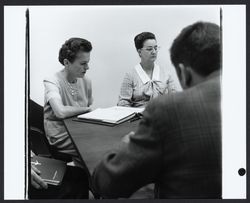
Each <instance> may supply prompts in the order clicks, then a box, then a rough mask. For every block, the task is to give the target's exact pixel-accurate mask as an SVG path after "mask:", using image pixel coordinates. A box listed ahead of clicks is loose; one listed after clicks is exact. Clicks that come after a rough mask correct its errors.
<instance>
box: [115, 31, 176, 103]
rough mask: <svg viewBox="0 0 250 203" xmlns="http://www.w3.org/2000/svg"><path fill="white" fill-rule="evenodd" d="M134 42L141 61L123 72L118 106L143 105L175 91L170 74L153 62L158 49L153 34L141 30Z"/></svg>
mask: <svg viewBox="0 0 250 203" xmlns="http://www.w3.org/2000/svg"><path fill="white" fill-rule="evenodd" d="M134 42H135V47H136V49H137V52H138V54H139V57H140V59H141V61H140V63H139V64H137V65H136V66H135V67H134V68H133V69H132V70H131V71H130V72H128V73H126V74H125V77H124V79H123V82H122V85H121V90H120V95H119V101H118V104H117V105H118V106H129V107H143V106H145V105H146V104H147V103H148V101H149V100H150V99H153V98H155V97H157V96H158V95H162V94H167V93H170V92H173V91H175V87H174V84H173V80H172V79H171V76H170V75H168V74H167V73H166V71H165V70H164V69H162V68H160V67H159V66H158V65H157V64H155V60H156V58H157V53H158V50H159V46H158V45H157V41H156V38H155V35H154V34H153V33H151V32H142V33H140V34H138V35H137V36H135V38H134Z"/></svg>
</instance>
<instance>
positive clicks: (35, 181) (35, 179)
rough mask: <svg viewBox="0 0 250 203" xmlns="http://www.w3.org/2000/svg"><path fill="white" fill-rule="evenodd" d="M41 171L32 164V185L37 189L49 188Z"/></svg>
mask: <svg viewBox="0 0 250 203" xmlns="http://www.w3.org/2000/svg"><path fill="white" fill-rule="evenodd" d="M40 174H41V172H40V171H39V170H38V169H37V168H36V167H35V166H33V165H31V185H32V186H33V187H34V188H36V189H47V188H48V185H47V183H45V182H44V181H43V180H42V178H41V177H40Z"/></svg>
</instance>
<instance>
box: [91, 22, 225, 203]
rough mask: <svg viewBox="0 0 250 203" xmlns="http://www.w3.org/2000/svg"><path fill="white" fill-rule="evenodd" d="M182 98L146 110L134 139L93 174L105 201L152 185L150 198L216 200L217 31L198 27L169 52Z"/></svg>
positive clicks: (218, 154) (175, 96)
mask: <svg viewBox="0 0 250 203" xmlns="http://www.w3.org/2000/svg"><path fill="white" fill-rule="evenodd" d="M170 54H171V60H172V63H173V65H174V66H175V69H176V72H177V75H178V78H179V80H180V83H181V85H182V87H183V89H184V90H183V91H182V92H178V93H175V94H171V95H165V96H160V97H158V98H157V99H155V100H153V101H151V102H150V103H149V104H148V106H147V107H146V109H145V111H144V113H143V115H144V117H143V119H142V121H141V122H140V124H139V126H138V129H137V131H136V132H135V133H133V132H131V133H130V134H129V135H128V136H127V138H126V139H124V140H123V142H121V144H120V145H119V146H117V147H116V148H115V149H113V150H112V151H110V152H109V154H107V155H106V156H105V157H104V159H103V160H102V161H101V162H100V164H99V165H98V166H97V167H96V169H95V171H94V173H93V184H94V187H95V190H96V191H97V192H98V193H99V194H100V195H101V196H102V197H104V198H118V197H129V196H130V195H131V194H133V193H134V192H135V191H136V190H138V189H139V188H140V187H142V186H144V185H146V184H148V183H155V198H221V191H222V186H221V184H222V183H221V181H222V180H221V178H222V177H221V175H222V160H221V107H220V101H221V97H220V69H221V45H220V28H219V26H217V25H215V24H212V23H205V22H198V23H195V24H193V25H190V26H188V27H186V28H184V29H183V30H182V31H181V33H180V34H179V35H178V37H177V38H176V39H175V40H174V42H173V44H172V47H171V49H170Z"/></svg>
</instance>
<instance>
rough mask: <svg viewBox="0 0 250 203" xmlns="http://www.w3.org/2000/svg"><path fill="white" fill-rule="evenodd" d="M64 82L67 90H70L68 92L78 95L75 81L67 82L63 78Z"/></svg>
mask: <svg viewBox="0 0 250 203" xmlns="http://www.w3.org/2000/svg"><path fill="white" fill-rule="evenodd" d="M64 82H65V84H66V86H67V87H68V90H69V91H70V94H71V95H72V96H76V95H78V88H77V83H76V82H75V83H70V82H68V81H66V80H64Z"/></svg>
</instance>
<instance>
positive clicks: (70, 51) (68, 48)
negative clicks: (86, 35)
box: [58, 38, 92, 65]
mask: <svg viewBox="0 0 250 203" xmlns="http://www.w3.org/2000/svg"><path fill="white" fill-rule="evenodd" d="M91 50H92V45H91V43H90V42H89V41H88V40H86V39H82V38H70V39H68V40H67V41H66V42H65V43H64V44H63V45H62V47H61V49H60V51H59V57H58V60H59V62H60V63H61V64H62V65H64V63H63V60H64V59H68V60H69V61H70V62H71V63H72V62H74V60H75V58H76V55H77V53H78V52H79V51H84V52H90V51H91Z"/></svg>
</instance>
